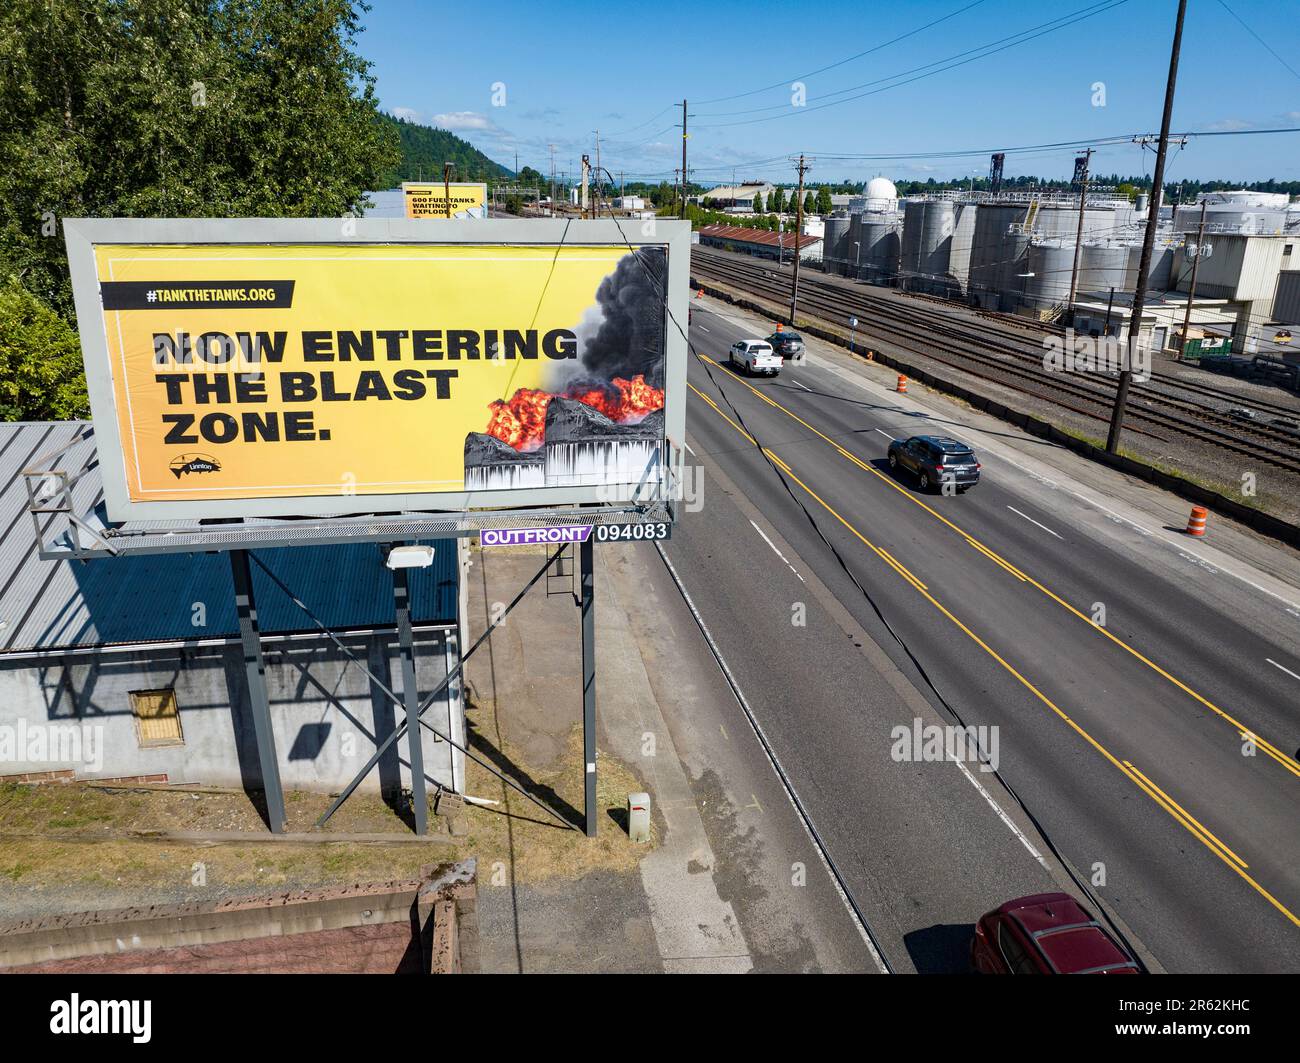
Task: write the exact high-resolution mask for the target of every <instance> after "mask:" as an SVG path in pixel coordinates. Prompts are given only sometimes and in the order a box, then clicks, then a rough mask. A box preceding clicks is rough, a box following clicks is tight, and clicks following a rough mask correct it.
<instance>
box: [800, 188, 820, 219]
mask: <svg viewBox="0 0 1300 1063" xmlns="http://www.w3.org/2000/svg"><path fill="white" fill-rule="evenodd" d="M803 212H804V216H805V217H807V216H808V215H809V214H816V213H817V201H816V200H815V199H813V194H812V189H811V188H810V189H808V191H807V192H805V193H804V195H803Z"/></svg>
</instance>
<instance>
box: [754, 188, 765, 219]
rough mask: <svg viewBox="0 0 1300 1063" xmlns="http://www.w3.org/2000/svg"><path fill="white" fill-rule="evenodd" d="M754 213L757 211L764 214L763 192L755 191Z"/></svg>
mask: <svg viewBox="0 0 1300 1063" xmlns="http://www.w3.org/2000/svg"><path fill="white" fill-rule="evenodd" d="M754 213H755V214H762V213H763V193H762V192H755V193H754Z"/></svg>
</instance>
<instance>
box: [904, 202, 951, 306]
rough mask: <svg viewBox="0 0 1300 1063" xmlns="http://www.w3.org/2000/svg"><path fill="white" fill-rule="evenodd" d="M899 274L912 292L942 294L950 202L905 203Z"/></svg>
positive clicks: (945, 280) (946, 285) (945, 281)
mask: <svg viewBox="0 0 1300 1063" xmlns="http://www.w3.org/2000/svg"><path fill="white" fill-rule="evenodd" d="M905 202H906V206H905V208H904V215H903V240H902V256H901V258H902V260H901V263H900V267H899V273H900V276H901V278H902V281H903V285H904V287H906V288H907V289H909V290H911V291H924V292H938V293H943V292H946V291H948V289H949V288H950V287H951V285H950V282H949V281H948V266H949V256H950V255H951V253H952V234H953V229H954V228H955V226H956V209H955V204H954V203H953V201H952V200H950V199H909V200H906V201H905Z"/></svg>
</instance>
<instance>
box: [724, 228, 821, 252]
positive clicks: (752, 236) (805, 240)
mask: <svg viewBox="0 0 1300 1063" xmlns="http://www.w3.org/2000/svg"><path fill="white" fill-rule="evenodd" d="M700 237H701V238H704V237H710V238H713V239H715V240H733V241H735V242H736V243H749V244H762V245H763V246H764V247H776V246H777V243H778V240H779V242H780V246H781V247H784V248H787V249H789V248H793V247H794V234H793V233H774V232H772V231H771V230H770V229H751V228H749V227H748V226H745V225H705V226H703V227H702V228H701V229H700ZM820 240H821V237H820V236H809V235H808V234H807V233H803V234H802V235H801V236H800V237H799V247H800V248H804V247H807V246H808V245H809V244H815V243H818V242H819V241H820Z"/></svg>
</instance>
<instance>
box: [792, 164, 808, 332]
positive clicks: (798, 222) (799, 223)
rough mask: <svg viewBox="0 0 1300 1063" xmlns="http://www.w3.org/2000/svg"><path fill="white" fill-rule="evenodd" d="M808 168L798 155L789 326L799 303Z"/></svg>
mask: <svg viewBox="0 0 1300 1063" xmlns="http://www.w3.org/2000/svg"><path fill="white" fill-rule="evenodd" d="M809 169H810V167H809V165H808V163H807V162H806V161H805V160H804V157H803V156H802V155H800V156H799V191H798V193H797V195H796V199H795V214H794V275H793V277H792V278H791V280H790V327H791V328H794V312H795V309H796V307H797V306H798V303H799V234H800V233H801V232H803V175H804V174H805V173H806V172H807V171H808V170H809Z"/></svg>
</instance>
